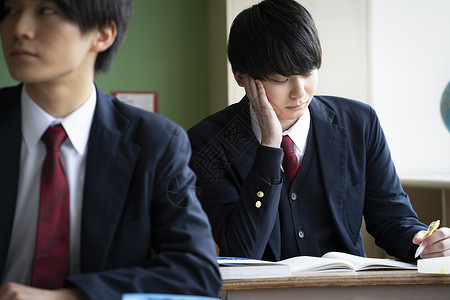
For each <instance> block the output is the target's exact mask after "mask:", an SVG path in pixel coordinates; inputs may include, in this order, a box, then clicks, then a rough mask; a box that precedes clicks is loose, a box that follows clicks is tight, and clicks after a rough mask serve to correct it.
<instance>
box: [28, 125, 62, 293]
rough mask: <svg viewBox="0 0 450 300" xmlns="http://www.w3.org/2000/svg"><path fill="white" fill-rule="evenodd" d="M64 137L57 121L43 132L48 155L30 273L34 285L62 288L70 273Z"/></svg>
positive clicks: (42, 182)
mask: <svg viewBox="0 0 450 300" xmlns="http://www.w3.org/2000/svg"><path fill="white" fill-rule="evenodd" d="M66 138H67V134H66V132H65V130H64V128H63V127H62V126H60V125H58V126H54V127H49V128H48V129H47V131H46V132H45V133H44V135H43V136H42V141H43V142H44V144H45V147H46V148H47V156H46V157H45V160H44V165H43V166H42V175H41V193H40V201H39V221H38V227H37V233H36V249H35V253H34V262H33V270H32V276H31V285H32V286H34V287H40V288H46V289H57V288H61V287H62V286H63V282H64V279H65V278H67V277H68V276H69V266H70V202H69V186H68V184H67V179H66V175H65V174H64V170H63V168H62V165H61V161H60V159H59V149H60V146H61V144H62V142H63V141H64V140H65V139H66Z"/></svg>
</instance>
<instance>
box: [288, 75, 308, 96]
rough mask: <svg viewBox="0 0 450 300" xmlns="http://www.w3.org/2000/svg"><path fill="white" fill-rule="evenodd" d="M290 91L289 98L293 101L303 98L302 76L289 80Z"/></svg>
mask: <svg viewBox="0 0 450 300" xmlns="http://www.w3.org/2000/svg"><path fill="white" fill-rule="evenodd" d="M290 81H291V89H290V92H289V97H290V98H291V99H293V100H296V99H301V98H303V96H305V93H306V92H305V78H304V77H303V76H300V75H297V76H292V77H291V78H290Z"/></svg>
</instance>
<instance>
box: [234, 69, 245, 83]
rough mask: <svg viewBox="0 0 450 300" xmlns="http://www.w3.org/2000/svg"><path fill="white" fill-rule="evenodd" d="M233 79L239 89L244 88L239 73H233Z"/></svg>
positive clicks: (242, 79) (241, 75)
mask: <svg viewBox="0 0 450 300" xmlns="http://www.w3.org/2000/svg"><path fill="white" fill-rule="evenodd" d="M233 74H234V79H235V80H236V82H237V84H238V85H239V86H240V87H244V74H242V73H241V72H233Z"/></svg>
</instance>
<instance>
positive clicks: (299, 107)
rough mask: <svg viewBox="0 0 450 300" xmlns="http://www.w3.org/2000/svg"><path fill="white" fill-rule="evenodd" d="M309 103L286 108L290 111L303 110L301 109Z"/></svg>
mask: <svg viewBox="0 0 450 300" xmlns="http://www.w3.org/2000/svg"><path fill="white" fill-rule="evenodd" d="M307 103H308V102H303V103H300V104H297V105H292V106H288V107H286V108H287V109H290V110H294V111H297V110H301V109H303V108H305V107H306V105H307Z"/></svg>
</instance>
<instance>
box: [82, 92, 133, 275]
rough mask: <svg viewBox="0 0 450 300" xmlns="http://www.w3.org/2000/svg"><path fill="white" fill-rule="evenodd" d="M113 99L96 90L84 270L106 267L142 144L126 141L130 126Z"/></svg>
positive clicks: (88, 168) (88, 165) (85, 213)
mask: <svg viewBox="0 0 450 300" xmlns="http://www.w3.org/2000/svg"><path fill="white" fill-rule="evenodd" d="M128 123H129V122H128V120H126V119H125V118H124V117H123V116H122V115H121V114H119V113H118V112H117V110H116V108H115V106H114V105H113V104H112V101H111V98H109V97H107V96H105V95H104V94H103V93H102V92H101V91H100V90H99V89H97V105H96V109H95V114H94V119H93V123H92V128H91V132H90V137H89V142H88V148H87V149H88V154H87V160H86V177H85V183H84V199H83V212H82V227H81V271H82V272H95V271H98V270H102V269H104V268H105V267H106V261H107V257H108V252H109V248H110V245H111V242H112V239H113V236H114V233H115V230H116V228H117V225H118V223H119V221H120V217H121V215H122V212H123V209H124V204H125V201H126V198H127V193H128V190H129V185H130V181H131V178H132V175H133V170H134V169H135V165H136V162H137V159H138V155H139V152H140V150H139V147H138V146H137V145H135V144H133V143H132V142H131V141H128V140H126V137H125V136H126V134H125V133H126V130H127V128H128V127H127V125H128Z"/></svg>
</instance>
